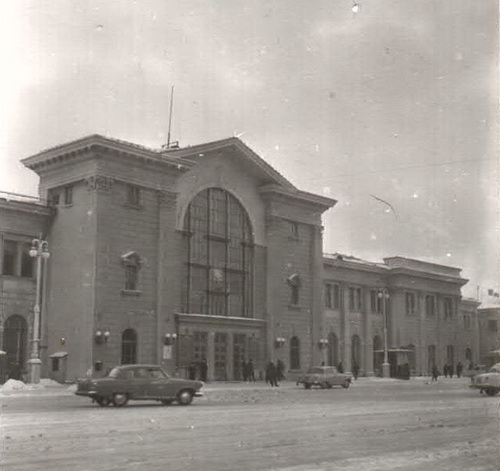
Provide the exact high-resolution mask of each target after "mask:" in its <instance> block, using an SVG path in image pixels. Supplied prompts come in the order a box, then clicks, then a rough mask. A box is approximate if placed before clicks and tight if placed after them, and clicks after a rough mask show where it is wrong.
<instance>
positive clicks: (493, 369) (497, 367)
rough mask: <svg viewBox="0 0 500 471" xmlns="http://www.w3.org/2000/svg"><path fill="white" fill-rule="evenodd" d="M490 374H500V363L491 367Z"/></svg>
mask: <svg viewBox="0 0 500 471" xmlns="http://www.w3.org/2000/svg"><path fill="white" fill-rule="evenodd" d="M490 373H500V363H497V364H496V365H493V366H492V367H491V370H490Z"/></svg>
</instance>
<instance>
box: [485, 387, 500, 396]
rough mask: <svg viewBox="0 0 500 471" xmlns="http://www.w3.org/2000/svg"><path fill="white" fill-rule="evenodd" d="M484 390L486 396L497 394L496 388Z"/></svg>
mask: <svg viewBox="0 0 500 471" xmlns="http://www.w3.org/2000/svg"><path fill="white" fill-rule="evenodd" d="M485 391H486V394H488V396H494V395H495V394H498V389H494V388H489V389H485Z"/></svg>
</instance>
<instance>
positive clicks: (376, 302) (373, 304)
mask: <svg viewBox="0 0 500 471" xmlns="http://www.w3.org/2000/svg"><path fill="white" fill-rule="evenodd" d="M370 310H371V312H373V313H374V314H381V313H382V298H381V297H379V291H377V290H371V291H370Z"/></svg>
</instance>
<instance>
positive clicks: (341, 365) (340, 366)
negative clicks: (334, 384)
mask: <svg viewBox="0 0 500 471" xmlns="http://www.w3.org/2000/svg"><path fill="white" fill-rule="evenodd" d="M337 371H338V372H339V373H343V372H344V365H343V364H342V362H339V364H338V365H337Z"/></svg>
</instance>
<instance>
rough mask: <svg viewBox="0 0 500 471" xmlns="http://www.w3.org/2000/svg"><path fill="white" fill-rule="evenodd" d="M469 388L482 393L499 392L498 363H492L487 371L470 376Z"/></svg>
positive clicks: (491, 393) (499, 376)
mask: <svg viewBox="0 0 500 471" xmlns="http://www.w3.org/2000/svg"><path fill="white" fill-rule="evenodd" d="M470 387H471V388H474V389H479V392H480V393H481V394H483V392H485V393H486V394H488V396H494V395H495V394H498V393H499V392H500V363H497V364H496V365H493V366H492V367H491V369H490V370H489V371H488V372H487V373H482V374H478V375H475V376H473V377H472V378H471V384H470Z"/></svg>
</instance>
